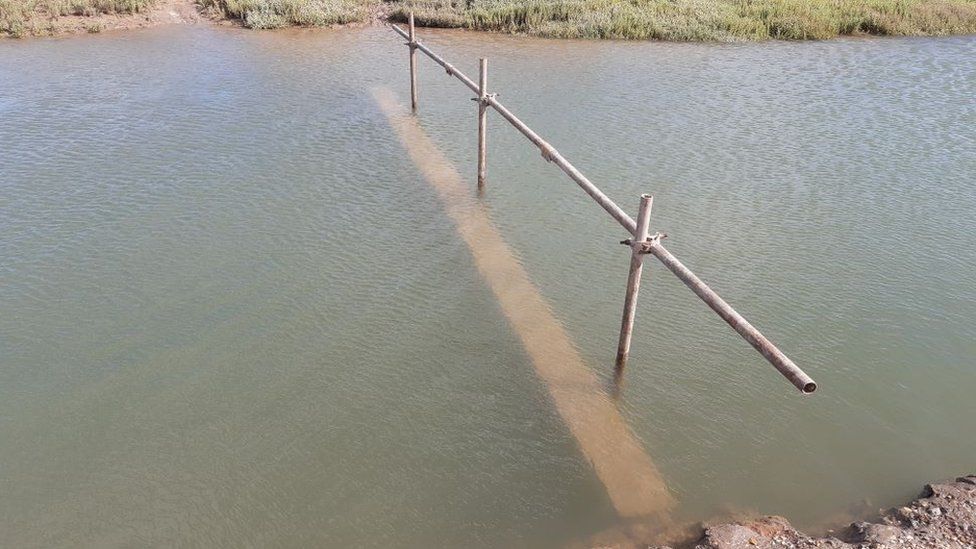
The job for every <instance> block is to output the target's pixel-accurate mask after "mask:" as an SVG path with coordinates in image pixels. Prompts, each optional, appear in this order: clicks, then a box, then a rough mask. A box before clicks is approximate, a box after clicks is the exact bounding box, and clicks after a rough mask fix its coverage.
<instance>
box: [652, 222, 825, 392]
mask: <svg viewBox="0 0 976 549" xmlns="http://www.w3.org/2000/svg"><path fill="white" fill-rule="evenodd" d="M648 251H649V252H650V253H651V254H653V255H654V256H655V257H657V258H658V259H659V260H661V263H663V264H664V266H665V267H667V268H668V269H669V270H670V271H671V272H672V273H674V274H675V276H677V277H678V278H679V279H681V281H682V282H684V283H685V286H688V288H690V289H691V291H693V292H695V295H697V296H698V297H699V298H701V300H702V301H704V302H705V304H706V305H708V306H709V307H711V308H712V310H713V311H715V312H716V313H718V316H720V317H722V320H724V321H725V322H726V323H728V325H729V326H731V327H732V329H733V330H735V331H736V332H738V334H739V335H740V336H742V338H743V339H745V340H746V341H748V342H749V344H750V345H752V346H753V347H754V348H755V349H756V350H757V351H759V354H761V355H762V356H763V357H765V358H766V360H767V361H769V363H770V364H772V365H773V367H775V368H776V369H777V370H779V373H781V374H783V376H784V377H785V378H786V379H788V380H790V383H792V384H793V386H794V387H796V388H797V389H799V390H800V392H802V393H804V394H808V393H812V392H814V391H816V390H817V383H816V382H815V381H813V380H812V379H810V376H808V375H807V374H806V372H804V371H803V370H801V369H800V368H799V367H798V366H797V365H796V364H794V363H793V361H792V360H790V359H789V357H787V356H786V355H785V354H783V351H780V350H779V349H778V348H777V347H776V346H775V345H773V342H772V341H769V340H768V339H766V336H764V335H762V333H761V332H760V331H759V330H757V329H756V327H755V326H753V325H752V324H750V323H749V321H748V320H746V319H745V318H743V317H742V315H740V314H739V313H738V312H736V310H735V309H733V308H732V307H731V306H730V305H729V304H728V303H726V302H725V300H724V299H722V298H721V297H719V295H718V294H717V293H715V291H714V290H712V289H711V288H709V287H708V285H707V284H705V283H704V282H702V281H701V279H700V278H698V277H697V276H695V273H693V272H691V271H690V270H689V269H688V267H685V266H684V264H683V263H681V262H680V261H678V258H676V257H674V256H673V255H671V252H669V251H668V250H667V249H666V248H665V247H664V246H662V245H661V243H660V242H656V241H655V242H653V243H652V244H651V246H650V247H649V250H648Z"/></svg>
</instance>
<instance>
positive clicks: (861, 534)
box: [584, 474, 976, 549]
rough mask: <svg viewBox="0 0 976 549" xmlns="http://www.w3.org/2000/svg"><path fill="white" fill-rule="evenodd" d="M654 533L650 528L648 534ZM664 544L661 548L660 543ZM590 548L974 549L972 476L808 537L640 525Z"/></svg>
mask: <svg viewBox="0 0 976 549" xmlns="http://www.w3.org/2000/svg"><path fill="white" fill-rule="evenodd" d="M649 530H652V529H649ZM662 543H663V544H662ZM584 546H585V547H587V548H591V549H596V548H599V549H637V548H642V549H643V548H654V549H812V548H815V547H816V548H827V549H867V548H871V549H896V548H897V549H972V548H973V547H976V474H974V475H967V476H963V477H958V478H956V479H955V480H949V481H944V482H939V483H934V484H926V485H925V486H924V487H923V489H922V492H921V493H920V494H919V496H918V497H917V498H916V499H914V500H912V501H911V502H909V503H907V504H906V505H903V506H899V507H892V508H890V509H887V510H880V511H879V512H878V514H877V515H875V516H874V518H873V519H871V520H858V521H854V522H850V523H849V524H847V525H846V526H843V527H841V528H837V529H834V530H829V531H828V532H827V534H826V535H824V536H822V537H818V536H810V535H807V534H805V533H803V532H801V531H799V530H797V529H796V528H794V527H793V525H792V524H790V522H789V520H787V519H786V518H784V517H781V516H776V515H767V516H759V517H755V518H748V519H742V520H729V521H720V522H717V523H700V524H698V525H695V526H689V527H688V528H686V529H684V531H683V532H674V533H670V534H668V533H665V534H664V539H662V537H661V534H660V533H656V534H651V533H648V532H646V531H644V532H642V527H641V526H640V525H634V526H633V527H631V528H626V529H624V530H618V531H614V532H607V533H604V534H600V535H598V536H596V537H594V538H593V539H591V540H590V541H589V542H588V543H586V544H585V545H584Z"/></svg>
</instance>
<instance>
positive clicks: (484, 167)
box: [478, 57, 488, 193]
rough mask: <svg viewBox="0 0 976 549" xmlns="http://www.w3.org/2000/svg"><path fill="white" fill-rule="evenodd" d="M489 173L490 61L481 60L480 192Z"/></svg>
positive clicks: (479, 110)
mask: <svg viewBox="0 0 976 549" xmlns="http://www.w3.org/2000/svg"><path fill="white" fill-rule="evenodd" d="M487 171H488V59H486V58H484V57H482V58H481V78H479V80H478V192H479V193H481V192H483V191H484V190H485V172H487Z"/></svg>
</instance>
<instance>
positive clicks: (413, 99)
mask: <svg viewBox="0 0 976 549" xmlns="http://www.w3.org/2000/svg"><path fill="white" fill-rule="evenodd" d="M409 40H410V110H411V112H413V113H414V114H416V113H417V31H416V29H415V28H414V25H413V12H412V11H411V12H410V38H409Z"/></svg>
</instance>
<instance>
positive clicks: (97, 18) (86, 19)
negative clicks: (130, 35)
mask: <svg viewBox="0 0 976 549" xmlns="http://www.w3.org/2000/svg"><path fill="white" fill-rule="evenodd" d="M203 22H211V23H214V24H219V23H222V22H221V21H220V20H219V19H218V18H216V17H212V16H208V15H206V14H204V13H202V12H201V11H200V10H199V9H198V6H197V5H196V3H194V1H193V0H160V1H159V2H158V3H156V4H155V5H154V6H153V8H152V9H150V10H148V11H144V12H141V13H132V14H111V13H102V14H96V15H61V16H57V17H54V16H49V15H46V14H43V13H36V14H34V15H33V16H32V17H31V18H29V19H28V20H27V21H26V22H25V24H24V27H23V29H22V33H20V34H17V35H15V36H61V35H70V34H84V33H98V32H105V31H116V30H131V29H142V28H148V27H155V26H159V25H172V24H179V25H193V24H198V23H203ZM0 27H2V26H0ZM3 36H4V33H3V32H0V38H2V37H3Z"/></svg>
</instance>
